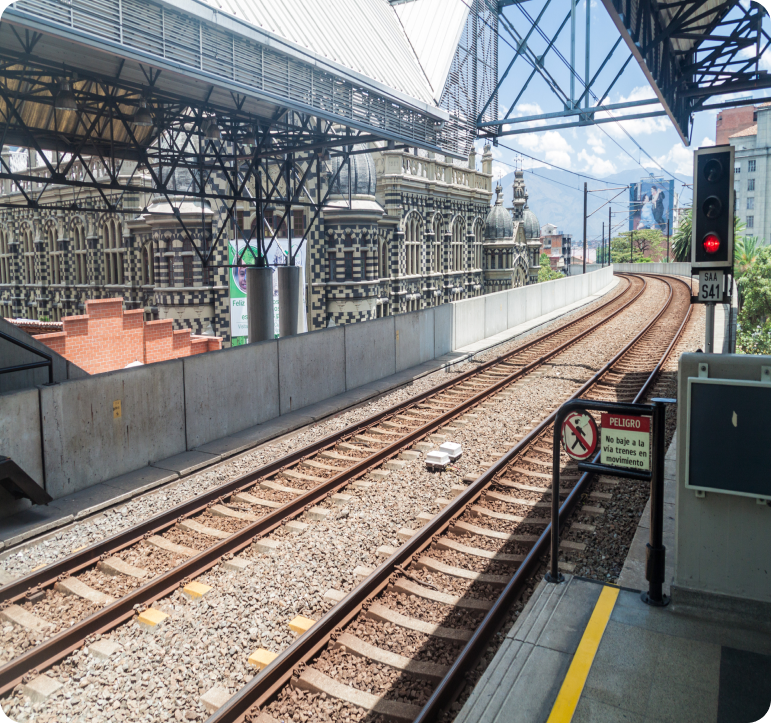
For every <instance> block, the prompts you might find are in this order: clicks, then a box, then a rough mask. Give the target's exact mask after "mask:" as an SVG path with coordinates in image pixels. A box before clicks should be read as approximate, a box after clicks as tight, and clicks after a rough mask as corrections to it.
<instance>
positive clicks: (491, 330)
mask: <svg viewBox="0 0 771 723" xmlns="http://www.w3.org/2000/svg"><path fill="white" fill-rule="evenodd" d="M646 265H650V264H646ZM612 278H613V269H612V268H611V267H606V268H604V269H600V270H599V271H594V272H592V273H591V274H589V273H587V274H583V275H581V276H571V277H568V278H564V279H555V280H554V281H546V282H544V283H542V284H534V285H533V286H523V287H521V288H519V289H510V290H509V291H499V292H497V293H495V294H487V295H486V296H478V297H476V298H474V299H464V300H463V301H454V302H453V303H452V304H450V306H452V307H453V310H454V312H453V340H454V342H453V348H454V349H462V348H463V347H465V346H468V345H469V344H473V343H474V342H477V341H480V340H482V339H486V338H487V337H490V336H494V335H495V334H499V333H500V332H502V331H506V329H511V328H513V327H515V326H517V325H519V324H523V323H525V322H526V321H530V320H531V319H535V318H536V317H539V316H542V315H543V314H548V313H550V312H552V311H554V310H555V309H559V308H561V307H563V306H566V305H567V304H573V303H575V302H576V301H579V300H580V299H583V298H586V297H587V296H591V295H592V294H596V293H597V292H598V291H599V290H600V289H603V288H605V287H606V286H607V285H608V284H609V283H610V282H611V279H612Z"/></svg>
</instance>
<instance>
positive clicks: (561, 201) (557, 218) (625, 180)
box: [493, 168, 691, 247]
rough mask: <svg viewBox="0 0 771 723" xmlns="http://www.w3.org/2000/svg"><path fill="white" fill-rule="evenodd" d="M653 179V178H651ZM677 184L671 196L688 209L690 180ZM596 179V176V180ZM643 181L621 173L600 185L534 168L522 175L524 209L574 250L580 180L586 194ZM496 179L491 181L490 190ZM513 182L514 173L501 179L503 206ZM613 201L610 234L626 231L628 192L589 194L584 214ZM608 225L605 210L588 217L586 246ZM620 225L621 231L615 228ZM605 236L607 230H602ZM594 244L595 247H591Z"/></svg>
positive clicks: (579, 226) (637, 174) (578, 238)
mask: <svg viewBox="0 0 771 723" xmlns="http://www.w3.org/2000/svg"><path fill="white" fill-rule="evenodd" d="M654 175H655V174H654ZM656 177H657V178H660V177H663V178H664V179H668V178H670V177H669V176H667V175H664V174H658V175H656ZM675 177H676V178H677V179H678V182H677V183H675V193H677V194H680V195H681V198H680V205H681V206H690V204H691V189H690V188H684V187H683V185H682V184H683V183H689V184H690V183H691V177H690V176H684V175H682V174H675ZM596 178H599V176H596ZM644 179H645V174H644V172H643V171H642V169H640V170H639V171H635V170H630V171H621V172H619V173H614V174H613V175H612V176H607V177H606V178H603V179H602V181H603V183H600V182H598V181H590V180H588V179H584V178H579V177H578V176H574V175H573V174H571V173H568V172H566V171H559V170H557V169H554V168H536V169H534V171H527V170H526V171H525V184H526V186H527V192H528V206H529V208H530V210H531V211H533V212H534V213H535V215H536V216H537V217H538V222H539V223H540V224H541V226H543V225H545V224H547V223H553V224H555V225H556V226H557V228H558V229H559V230H560V231H563V232H564V233H568V234H571V235H572V237H573V245H574V247H575V246H576V245H577V243H581V242H582V240H583V212H584V180H586V182H587V184H588V188H589V190H590V191H593V190H596V189H598V188H602V187H603V186H610V187H617V186H627V185H629V184H630V183H639V182H640V181H641V180H644ZM496 182H497V179H493V188H495V183H496ZM513 182H514V173H513V172H512V173H509V174H507V175H505V176H504V177H503V178H502V179H501V185H502V186H503V199H504V205H505V206H507V207H510V206H511V205H512V183H513ZM617 194H620V195H618V196H617V198H615V199H614V201H613V212H614V214H615V215H614V216H613V226H614V233H615V234H618V233H619V232H620V231H626V230H627V229H628V227H629V226H628V221H627V220H626V218H624V216H622V215H621V214H622V213H623V214H625V216H626V217H627V218H628V206H629V191H628V190H622V189H621V188H616V189H615V190H611V191H602V192H599V193H590V194H589V196H588V202H587V206H588V213H589V214H592V212H593V211H595V210H596V209H597V208H598V207H599V206H601V205H602V204H604V203H605V202H606V201H608V200H609V199H611V198H613V196H616V195H617ZM603 221H604V222H605V226H606V228H607V224H608V207H607V205H606V206H603V207H602V208H601V209H599V210H596V212H595V213H593V214H592V215H590V216H589V218H588V220H587V224H586V235H587V239H588V241H589V246H592V247H593V246H595V245H596V244H597V243H599V238H600V236H601V234H602V222H603ZM622 222H623V223H624V226H623V227H619V226H618V224H621V223H622ZM606 233H607V230H606ZM595 242H596V243H595Z"/></svg>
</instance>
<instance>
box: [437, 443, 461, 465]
mask: <svg viewBox="0 0 771 723" xmlns="http://www.w3.org/2000/svg"><path fill="white" fill-rule="evenodd" d="M439 451H440V452H444V453H445V454H446V455H447V456H448V457H449V458H450V459H451V460H453V462H454V461H455V460H456V459H460V456H461V455H462V454H463V450H462V449H461V448H460V445H459V444H458V443H457V442H444V443H443V444H441V445H440V446H439Z"/></svg>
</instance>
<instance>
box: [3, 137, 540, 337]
mask: <svg viewBox="0 0 771 723" xmlns="http://www.w3.org/2000/svg"><path fill="white" fill-rule="evenodd" d="M356 151H357V154H355V155H352V156H351V157H350V163H345V164H344V165H343V167H342V168H339V167H338V164H339V162H340V161H339V160H336V159H334V158H333V159H332V160H331V161H329V162H328V163H327V173H326V174H323V175H322V178H321V186H322V193H324V192H325V191H326V188H327V187H328V184H329V183H330V181H331V180H332V179H336V180H335V181H334V186H333V188H332V193H331V194H330V196H329V200H328V202H327V204H326V205H325V206H324V208H323V211H322V213H321V215H320V217H319V219H318V220H317V221H316V223H315V224H314V226H313V228H311V230H310V232H309V234H308V249H307V254H306V255H305V258H306V263H305V283H306V299H307V315H308V328H309V329H310V330H313V329H319V328H324V327H326V326H329V325H332V324H349V323H355V322H358V321H364V320H367V319H373V318H377V317H381V316H387V315H390V314H398V313H403V312H407V311H415V310H418V309H424V308H427V307H431V306H436V305H439V304H443V303H447V302H451V301H456V300H460V299H465V298H469V297H473V296H479V295H481V294H484V293H491V292H494V291H501V290H505V289H508V288H512V287H513V286H522V285H524V284H526V283H531V282H533V281H534V279H535V277H537V273H538V268H537V264H538V249H539V248H540V242H538V241H536V247H534V246H533V237H534V236H535V237H536V239H537V237H538V235H539V232H538V221H537V219H536V218H535V215H534V214H533V213H532V212H531V211H530V210H529V209H528V208H527V194H526V192H525V188H524V181H523V180H522V172H521V171H518V172H517V176H516V179H515V182H514V198H513V204H514V205H513V208H512V209H509V210H506V209H504V208H503V200H502V191H501V189H500V187H499V188H498V189H497V192H498V196H497V200H496V203H495V205H494V206H493V207H492V210H491V207H490V201H491V196H492V188H491V183H492V155H491V153H490V149H489V147H488V148H486V149H485V153H484V155H483V157H482V161H481V170H477V168H476V157H475V155H474V154H472V155H471V157H470V158H469V161H468V163H467V164H460V163H459V162H458V161H455V162H453V161H451V160H450V159H445V158H443V157H435V156H433V155H432V154H427V153H425V152H422V151H421V152H416V151H403V150H388V149H387V148H384V147H383V148H375V147H372V148H357V149H356ZM17 155H22V156H25V157H26V158H28V161H27V163H28V165H30V166H31V167H32V170H31V171H30V174H32V175H34V169H35V163H34V154H28V153H27V152H26V151H24V152H22V153H21V154H17ZM15 162H16V163H17V164H18V163H19V158H16V159H15ZM134 171H135V169H134V168H127V169H126V170H125V174H126V175H127V178H128V177H131V174H132V172H134ZM338 171H339V173H338ZM180 183H184V179H181V180H180ZM211 183H212V184H214V185H215V186H216V184H217V183H218V181H217V180H216V178H213V179H212V181H211ZM314 183H315V181H311V183H310V184H309V186H308V192H309V195H310V196H311V197H314V195H315V186H314ZM132 184H133V187H132V193H125V194H124V193H116V194H115V196H114V197H113V198H110V202H111V203H113V204H114V206H115V212H114V213H103V212H95V211H92V210H89V208H90V207H93V203H90V202H89V199H88V197H87V196H84V194H82V193H80V194H79V193H78V190H77V189H71V188H61V187H54V188H47V189H43V188H42V187H41V188H40V189H34V188H30V189H29V190H35V191H37V192H40V191H42V196H41V199H40V207H39V208H38V209H37V210H34V211H32V210H30V209H28V208H26V207H24V208H21V207H20V208H19V209H8V208H5V209H2V210H0V314H2V315H3V316H6V317H16V318H31V319H39V320H60V319H61V318H62V317H63V316H70V315H77V314H82V313H83V310H84V308H85V301H86V300H87V299H100V298H112V297H122V298H123V299H124V306H125V308H126V309H127V310H129V309H140V308H141V309H143V310H144V312H145V318H146V319H147V320H152V319H172V320H173V321H174V326H175V328H179V329H186V328H189V329H191V330H192V332H193V333H194V334H207V335H216V336H220V337H223V339H224V341H225V344H226V345H227V344H228V343H229V341H230V306H229V277H230V273H231V271H232V270H231V269H230V268H228V266H227V264H228V250H227V247H228V240H230V239H233V238H235V237H236V236H237V235H238V234H239V229H249V228H252V227H253V226H254V224H255V223H256V214H255V207H254V205H253V204H252V205H250V204H248V203H244V204H243V208H242V209H240V210H238V211H237V216H238V218H237V219H233V218H230V217H229V216H228V214H227V212H226V210H225V205H224V204H223V205H222V206H221V207H217V205H216V203H215V204H212V206H211V207H210V206H209V205H208V204H207V203H204V205H201V204H200V203H199V202H198V201H193V200H186V201H185V202H184V203H182V204H181V205H180V206H179V217H177V216H176V215H175V214H174V213H173V212H172V209H171V208H170V207H169V205H168V203H167V201H166V200H165V199H163V198H160V197H154V196H151V195H150V194H149V193H147V192H146V191H145V190H144V189H143V187H144V186H146V179H145V178H144V177H143V176H142V175H141V174H138V173H134V177H133V178H132ZM31 185H32V186H34V185H36V184H31ZM2 194H3V196H4V198H3V200H5V201H11V202H13V200H14V197H15V196H16V195H18V194H14V193H13V192H12V189H11V187H10V186H8V185H6V186H5V187H4V188H2ZM172 200H174V201H175V204H176V203H178V202H179V201H180V200H181V199H172ZM75 201H77V206H78V209H77V210H74V211H72V212H66V213H65V212H61V211H58V212H53V213H52V212H47V211H46V209H45V205H46V203H54V202H55V203H57V204H59V205H61V204H62V203H73V202H75ZM271 213H272V212H271V210H270V209H266V212H265V222H266V226H267V227H268V230H269V231H270V229H272V223H273V217H272V215H271ZM279 213H281V212H279ZM178 218H180V219H182V220H183V221H184V223H185V225H186V226H187V228H188V229H189V230H190V231H191V233H192V235H193V237H194V238H195V239H196V245H199V242H200V241H201V239H202V238H208V239H213V238H217V237H218V236H221V241H220V243H219V244H218V245H217V246H215V252H214V256H213V260H212V263H211V264H210V265H209V267H204V266H203V264H202V263H201V260H200V258H199V256H198V254H197V253H196V251H195V249H194V247H193V245H192V244H191V243H190V241H189V240H188V238H187V236H186V234H185V233H184V232H183V230H182V228H181V225H180V223H179V220H178ZM310 219H311V214H310V211H309V209H308V207H305V208H295V209H294V210H293V211H292V216H291V220H292V228H293V230H294V233H295V234H296V236H300V235H301V233H302V231H304V229H305V227H306V224H307V223H309V222H310ZM223 226H225V228H224V229H223V228H222V227H223ZM221 230H222V231H223V233H222V234H220V231H221ZM270 232H271V233H272V231H270Z"/></svg>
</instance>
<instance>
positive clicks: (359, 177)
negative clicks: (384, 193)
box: [327, 144, 377, 196]
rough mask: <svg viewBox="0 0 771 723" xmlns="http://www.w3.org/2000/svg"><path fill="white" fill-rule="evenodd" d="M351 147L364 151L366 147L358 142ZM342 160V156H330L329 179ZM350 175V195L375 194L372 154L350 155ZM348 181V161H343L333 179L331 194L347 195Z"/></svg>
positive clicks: (375, 179)
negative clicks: (338, 172)
mask: <svg viewBox="0 0 771 723" xmlns="http://www.w3.org/2000/svg"><path fill="white" fill-rule="evenodd" d="M353 149H354V150H355V151H364V150H366V149H367V147H366V146H365V145H363V144H359V145H356V146H354V147H353ZM342 160H343V159H342V157H340V156H338V157H336V158H332V159H331V160H330V161H329V163H328V164H327V166H328V168H329V171H330V176H329V179H330V181H331V180H332V179H333V178H334V177H335V174H336V173H337V169H338V168H340V163H341V162H342ZM350 175H351V176H352V177H353V186H352V187H351V195H352V196H374V195H375V187H376V186H377V174H376V172H375V162H374V161H373V160H372V155H371V154H370V153H359V154H358V155H355V156H351V157H350ZM349 183H350V179H349V177H348V163H347V162H346V163H343V167H342V169H341V170H340V175H339V176H338V177H337V178H336V179H335V182H334V184H333V185H332V193H331V195H333V196H347V195H348V184H349Z"/></svg>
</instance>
